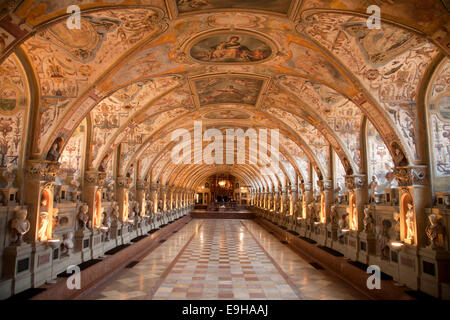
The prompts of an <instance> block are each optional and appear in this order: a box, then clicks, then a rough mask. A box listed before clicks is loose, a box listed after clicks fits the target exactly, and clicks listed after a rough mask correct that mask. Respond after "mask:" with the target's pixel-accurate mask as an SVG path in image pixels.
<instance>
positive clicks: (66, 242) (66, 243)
mask: <svg viewBox="0 0 450 320" xmlns="http://www.w3.org/2000/svg"><path fill="white" fill-rule="evenodd" d="M73 248H74V244H73V232H68V233H66V234H65V235H64V237H63V241H62V244H61V255H62V256H69V255H70V253H71V252H72V249H73Z"/></svg>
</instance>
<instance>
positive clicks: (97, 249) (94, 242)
mask: <svg viewBox="0 0 450 320" xmlns="http://www.w3.org/2000/svg"><path fill="white" fill-rule="evenodd" d="M90 244H91V257H92V259H95V258H98V257H100V256H103V253H104V252H103V243H102V233H101V232H100V231H98V230H93V231H92V234H91V241H90Z"/></svg>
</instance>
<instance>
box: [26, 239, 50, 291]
mask: <svg viewBox="0 0 450 320" xmlns="http://www.w3.org/2000/svg"><path fill="white" fill-rule="evenodd" d="M52 253H53V250H52V248H51V247H49V246H47V244H46V243H43V242H38V243H36V244H35V246H34V248H33V250H32V259H31V263H32V267H31V268H32V269H31V273H32V275H31V278H32V287H35V288H36V287H39V286H41V285H43V284H44V283H45V282H46V281H48V280H51V279H52Z"/></svg>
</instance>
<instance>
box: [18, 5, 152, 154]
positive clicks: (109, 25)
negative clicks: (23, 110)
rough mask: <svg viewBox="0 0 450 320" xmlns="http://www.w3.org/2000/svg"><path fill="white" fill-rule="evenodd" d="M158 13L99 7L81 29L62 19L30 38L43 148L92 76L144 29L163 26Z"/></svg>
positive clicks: (136, 39) (149, 30)
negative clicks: (36, 82) (39, 105)
mask: <svg viewBox="0 0 450 320" xmlns="http://www.w3.org/2000/svg"><path fill="white" fill-rule="evenodd" d="M155 14H156V13H155V11H153V10H147V9H127V10H109V11H101V12H96V13H92V14H90V15H87V16H83V18H82V24H81V29H80V30H77V29H74V30H69V29H68V28H67V25H66V23H65V21H63V22H60V23H58V24H55V25H53V26H51V27H50V28H48V29H43V30H42V31H39V32H37V33H36V35H35V36H34V37H32V38H30V39H29V40H27V41H26V42H25V44H24V49H25V50H26V52H27V54H28V55H29V56H30V58H31V61H32V63H33V65H34V67H35V70H36V73H37V76H38V80H39V83H40V88H41V109H40V113H41V121H40V142H39V147H40V148H42V147H43V146H44V145H45V143H46V142H47V138H48V137H49V136H50V134H51V133H52V130H54V128H55V126H56V125H57V124H58V123H59V121H60V120H61V119H62V118H63V116H64V114H65V113H66V112H68V111H69V110H70V107H71V105H72V104H73V103H74V102H75V101H76V99H77V98H79V97H80V95H81V94H82V93H83V92H84V91H85V90H86V89H87V88H88V87H89V86H90V85H91V84H92V83H93V81H94V80H95V79H96V78H97V77H98V76H99V75H100V74H102V73H103V72H104V71H105V70H106V69H107V68H108V67H109V66H110V65H111V64H112V63H113V61H115V60H116V59H118V58H119V57H120V56H121V55H122V54H123V53H125V52H126V51H127V50H128V49H129V48H131V47H132V46H133V45H135V43H136V42H137V41H138V40H140V39H142V38H141V36H142V32H144V31H145V32H146V33H147V34H148V35H152V34H153V32H156V30H158V28H159V26H158V23H157V22H155V19H154V18H153V17H155Z"/></svg>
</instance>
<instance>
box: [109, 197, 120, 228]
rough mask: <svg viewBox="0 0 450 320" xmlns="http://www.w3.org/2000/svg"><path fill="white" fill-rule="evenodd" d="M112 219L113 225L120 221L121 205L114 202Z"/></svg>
mask: <svg viewBox="0 0 450 320" xmlns="http://www.w3.org/2000/svg"><path fill="white" fill-rule="evenodd" d="M111 219H112V225H117V224H118V223H119V205H118V204H117V202H114V203H113V205H112V209H111Z"/></svg>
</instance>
